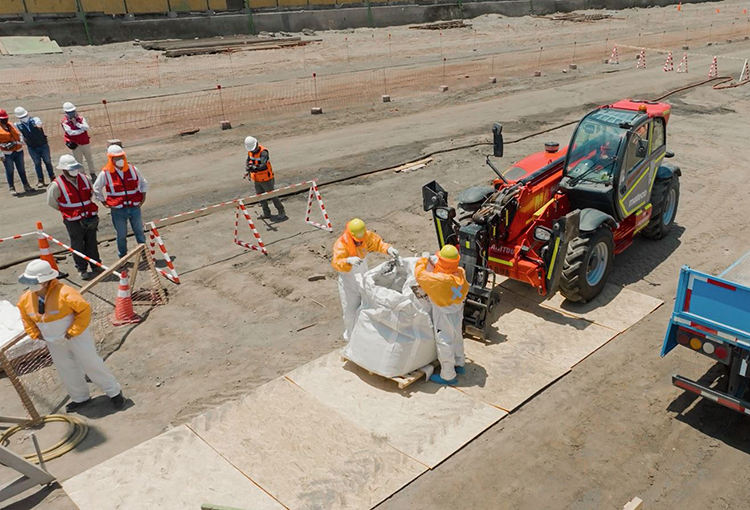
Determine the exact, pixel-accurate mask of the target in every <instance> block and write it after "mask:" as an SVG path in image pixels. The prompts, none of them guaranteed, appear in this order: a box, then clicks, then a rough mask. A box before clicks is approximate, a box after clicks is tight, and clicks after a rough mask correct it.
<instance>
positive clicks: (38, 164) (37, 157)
mask: <svg viewBox="0 0 750 510" xmlns="http://www.w3.org/2000/svg"><path fill="white" fill-rule="evenodd" d="M27 149H29V156H30V157H31V161H33V162H34V170H36V178H37V179H38V180H39V182H44V172H43V171H42V163H44V166H45V167H46V168H47V176H48V177H49V180H50V182H52V181H53V180H55V170H54V169H53V168H52V155H51V154H50V151H49V145H42V146H41V147H27Z"/></svg>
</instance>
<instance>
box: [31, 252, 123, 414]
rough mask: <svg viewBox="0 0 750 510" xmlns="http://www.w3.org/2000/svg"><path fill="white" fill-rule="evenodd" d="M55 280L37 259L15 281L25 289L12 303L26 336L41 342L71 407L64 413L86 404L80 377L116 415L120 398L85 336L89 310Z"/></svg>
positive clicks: (72, 291)
mask: <svg viewBox="0 0 750 510" xmlns="http://www.w3.org/2000/svg"><path fill="white" fill-rule="evenodd" d="M57 275H58V273H57V271H55V270H54V269H52V266H50V265H49V262H47V261H46V260H38V259H37V260H32V261H31V262H29V264H28V265H27V266H26V271H24V272H23V274H22V275H21V276H19V277H18V281H19V282H20V283H21V284H23V285H28V287H29V290H27V291H26V292H24V293H23V294H22V295H21V299H20V300H19V301H18V309H19V311H20V312H21V319H22V321H23V327H24V329H25V330H26V334H27V335H29V336H30V337H31V338H32V339H33V340H39V339H41V340H44V341H45V342H46V344H47V347H48V348H49V353H50V355H51V356H52V361H53V362H54V364H55V369H56V370H57V373H58V375H59V376H60V379H62V382H63V385H64V386H65V389H66V390H67V391H68V395H70V399H71V401H72V402H70V403H69V404H68V405H67V406H65V410H66V411H68V412H72V411H75V410H76V409H78V408H80V407H83V406H84V405H86V404H88V403H89V402H90V401H91V394H90V393H89V386H88V384H86V376H89V378H90V379H91V380H92V381H93V382H94V384H96V385H97V386H99V388H100V389H101V390H102V391H103V392H104V393H106V394H107V396H108V397H110V399H111V400H112V405H113V406H114V408H115V409H118V410H119V409H122V408H123V406H124V405H125V397H123V395H122V391H121V390H120V385H119V384H118V383H117V379H115V376H113V375H112V373H111V372H110V371H109V369H108V368H107V366H106V365H105V364H104V361H102V358H100V357H99V354H98V353H97V352H96V346H95V345H94V335H92V334H91V331H90V330H89V324H90V323H91V305H89V304H88V303H87V302H86V300H85V299H83V296H81V294H80V293H79V292H78V291H77V290H76V289H74V288H73V287H70V286H68V285H65V284H64V283H61V282H60V281H59V280H56V278H57Z"/></svg>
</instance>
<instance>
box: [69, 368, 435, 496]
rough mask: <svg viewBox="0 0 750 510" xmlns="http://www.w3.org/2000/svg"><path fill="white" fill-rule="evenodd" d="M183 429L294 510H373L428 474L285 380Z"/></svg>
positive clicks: (206, 415)
mask: <svg viewBox="0 0 750 510" xmlns="http://www.w3.org/2000/svg"><path fill="white" fill-rule="evenodd" d="M189 426H190V428H191V429H192V430H194V431H195V433H196V434H198V435H199V436H200V437H201V438H202V439H203V440H204V441H206V443H208V444H209V445H211V447H212V448H213V449H214V450H216V451H217V452H218V453H219V454H221V455H222V456H223V457H224V458H226V459H227V460H228V461H229V462H231V463H232V464H233V465H234V466H235V467H237V468H238V469H239V470H241V471H242V472H243V473H244V474H245V475H246V476H247V477H249V478H250V479H252V480H253V481H254V482H255V483H257V484H258V485H259V486H261V487H262V488H263V489H264V490H266V491H267V492H268V493H269V494H271V495H273V496H274V497H275V498H276V499H278V500H279V501H280V502H281V503H283V504H284V506H286V507H287V508H294V509H295V510H296V509H319V508H326V509H331V510H336V509H350V508H372V507H374V506H375V505H377V504H378V503H379V502H380V501H382V500H384V499H385V498H387V497H389V496H390V495H392V494H393V493H394V492H396V491H397V490H399V489H400V488H401V487H403V486H404V485H406V484H407V483H409V482H410V481H411V480H413V479H414V478H416V477H417V476H419V475H420V474H422V473H423V472H424V471H426V469H427V468H426V467H425V466H423V465H421V464H419V463H418V462H416V461H414V460H413V459H411V458H409V457H407V456H406V455H404V454H403V453H400V452H398V451H396V450H394V449H393V448H391V447H390V446H388V445H387V444H385V443H384V441H383V440H382V439H380V438H378V437H374V436H373V435H372V434H370V433H369V432H368V431H366V430H364V429H362V428H360V427H358V426H357V425H355V424H354V423H352V422H351V421H350V420H348V419H347V418H345V417H343V416H341V415H339V414H337V413H336V412H332V410H331V409H330V408H329V407H326V406H325V405H323V404H322V403H320V402H319V401H318V400H316V399H315V398H313V397H312V396H311V395H310V394H309V393H307V392H305V391H304V390H302V389H301V388H300V387H299V386H296V385H295V384H293V383H291V382H290V381H288V380H287V379H285V378H279V379H275V380H273V381H271V382H269V383H268V384H265V385H263V386H261V387H259V388H257V389H256V390H255V391H254V392H253V393H251V394H250V395H248V396H247V397H246V398H244V399H243V400H242V401H240V402H235V403H229V404H225V405H222V406H220V407H218V408H216V409H213V410H211V411H209V412H208V413H206V414H204V415H202V416H200V417H198V418H196V419H195V420H193V421H192V422H191V423H190V424H189ZM244 506H250V505H247V504H245V505H244ZM84 510H85V509H84Z"/></svg>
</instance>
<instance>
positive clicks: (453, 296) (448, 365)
mask: <svg viewBox="0 0 750 510" xmlns="http://www.w3.org/2000/svg"><path fill="white" fill-rule="evenodd" d="M459 261H460V256H459V254H458V250H457V249H456V247H455V246H453V245H452V244H447V245H445V246H443V248H442V249H441V250H440V251H439V252H438V253H437V254H435V255H431V256H430V257H423V258H421V259H419V260H418V261H417V263H416V265H415V267H414V276H415V277H416V279H417V283H419V286H420V287H422V289H423V290H424V291H425V293H426V294H427V296H428V297H429V298H430V303H431V304H432V324H433V327H434V328H435V341H436V342H437V351H438V361H440V375H438V374H433V375H432V377H430V380H431V381H432V382H436V383H438V384H456V382H458V379H457V378H456V373H459V374H464V373H466V369H465V368H464V365H465V364H466V357H465V356H464V336H463V331H462V328H461V325H462V322H463V320H464V302H465V301H466V296H467V294H468V293H469V284H468V282H467V281H466V271H464V268H462V267H459V266H458V263H459Z"/></svg>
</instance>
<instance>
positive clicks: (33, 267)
mask: <svg viewBox="0 0 750 510" xmlns="http://www.w3.org/2000/svg"><path fill="white" fill-rule="evenodd" d="M58 274H60V273H58V272H57V271H55V270H54V269H52V266H50V265H49V262H47V261H46V260H41V259H36V260H32V261H31V262H29V264H28V265H27V266H26V270H25V271H24V272H23V274H22V275H19V277H18V283H20V284H22V285H37V284H39V283H44V282H48V281H50V280H54V279H55V278H57V275H58Z"/></svg>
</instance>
